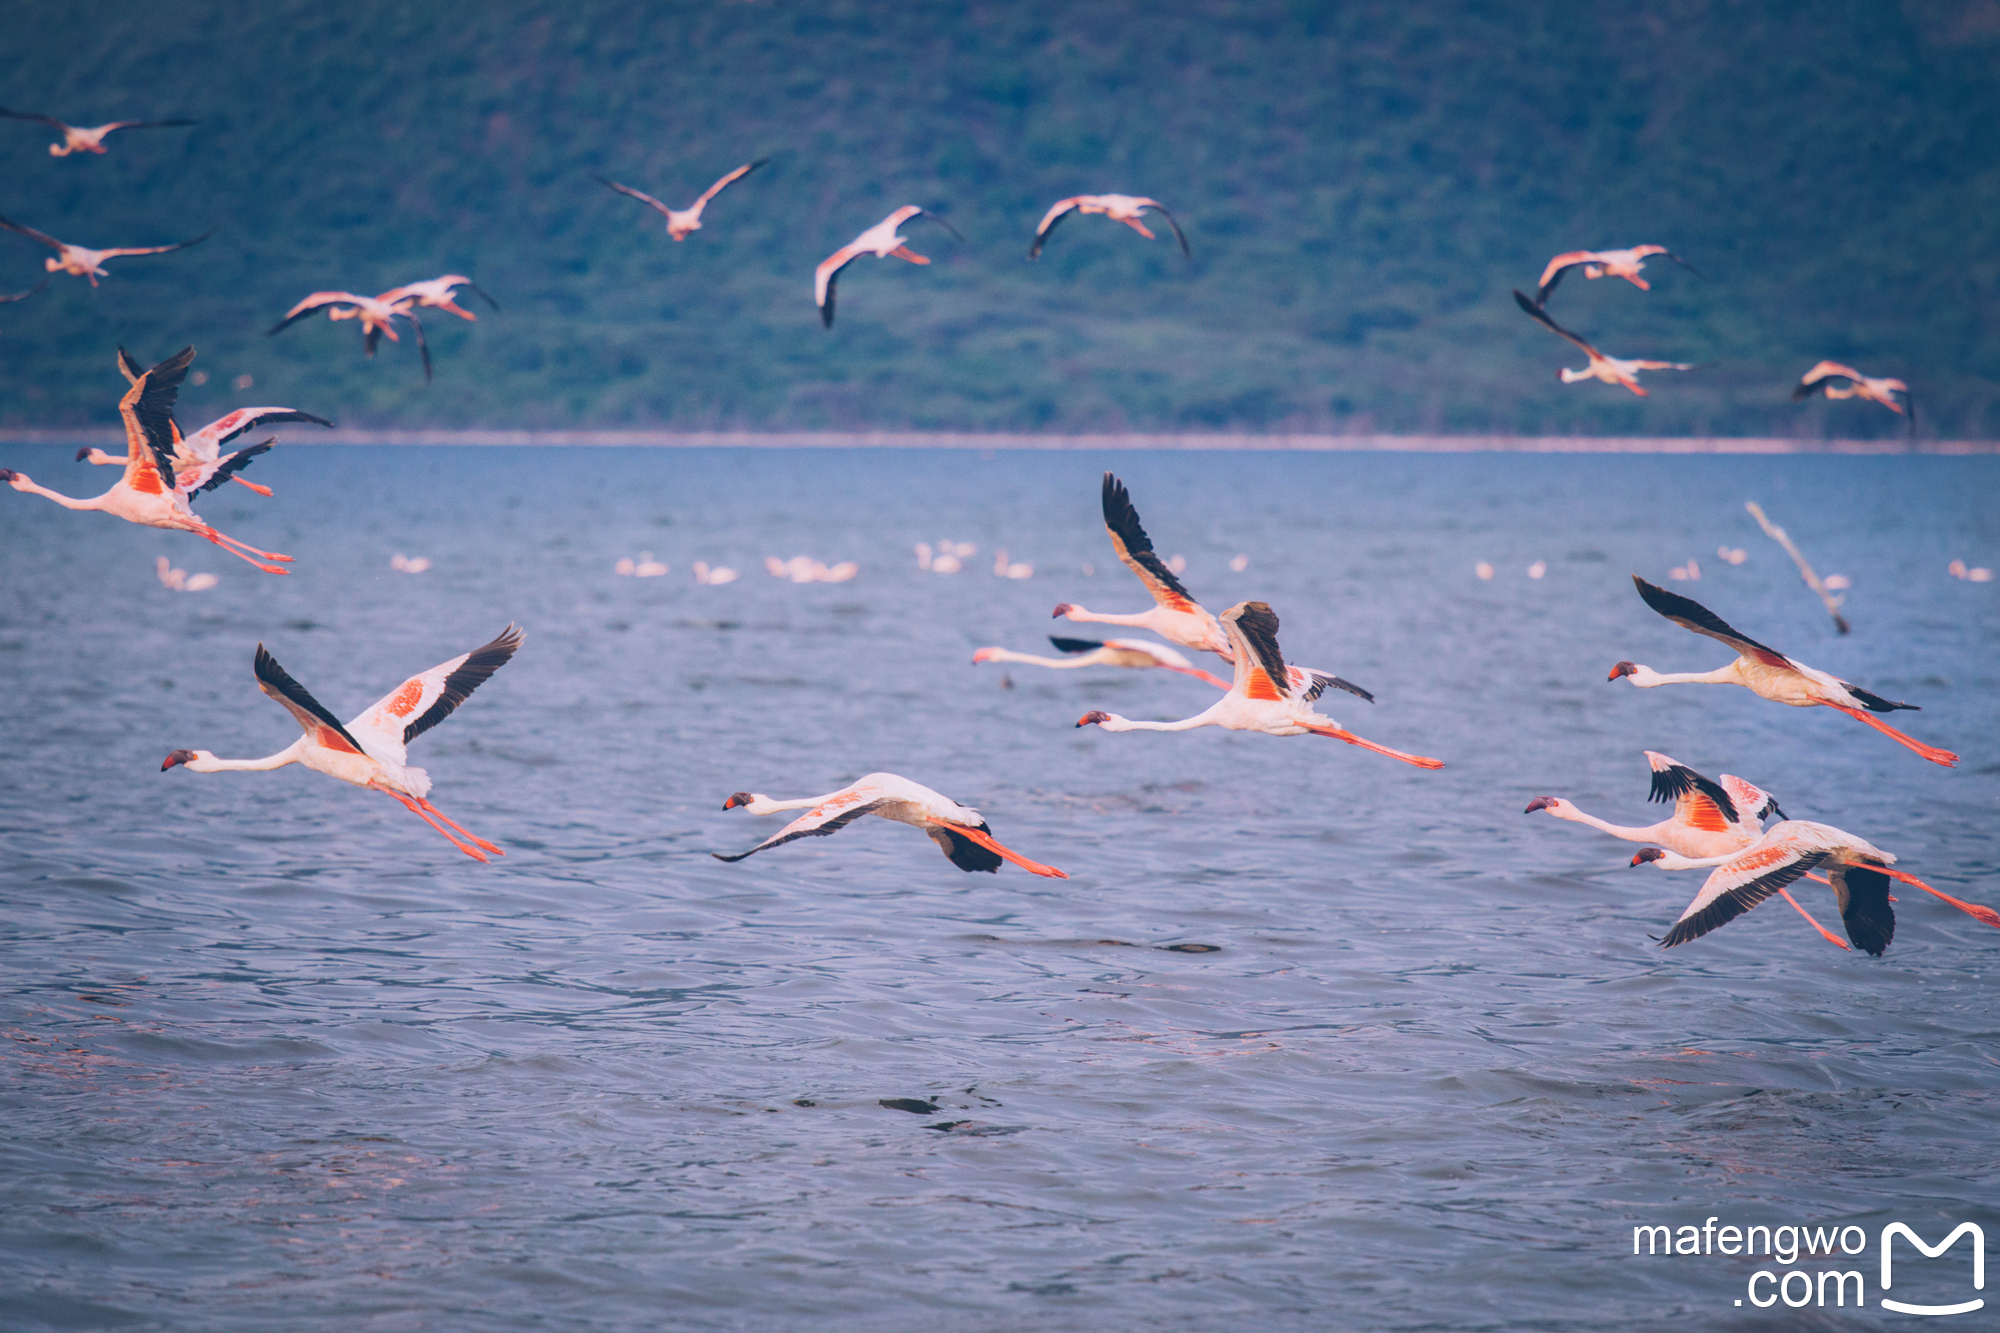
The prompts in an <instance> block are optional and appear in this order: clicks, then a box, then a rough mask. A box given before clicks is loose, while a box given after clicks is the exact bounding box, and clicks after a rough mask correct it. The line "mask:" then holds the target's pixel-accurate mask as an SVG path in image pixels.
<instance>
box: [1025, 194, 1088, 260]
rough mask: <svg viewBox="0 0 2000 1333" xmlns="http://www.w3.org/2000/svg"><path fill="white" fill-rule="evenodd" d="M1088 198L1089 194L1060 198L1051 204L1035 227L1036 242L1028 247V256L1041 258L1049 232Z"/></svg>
mask: <svg viewBox="0 0 2000 1333" xmlns="http://www.w3.org/2000/svg"><path fill="white" fill-rule="evenodd" d="M1086 198H1088V196H1087V195H1078V196H1077V197H1076V198H1074V199H1058V200H1056V202H1055V203H1054V204H1053V205H1051V206H1050V208H1049V211H1048V212H1046V213H1044V214H1042V220H1041V222H1040V223H1038V224H1037V225H1036V227H1035V243H1034V244H1033V245H1030V246H1029V247H1028V258H1030V259H1039V258H1041V256H1042V245H1043V243H1044V242H1045V241H1047V240H1048V239H1049V233H1050V232H1052V231H1054V230H1055V229H1056V225H1057V224H1058V223H1060V222H1061V221H1062V220H1063V219H1064V218H1066V217H1068V216H1069V215H1070V212H1071V210H1073V209H1074V208H1075V207H1076V206H1077V205H1078V204H1080V203H1082V202H1083V201H1084V199H1086Z"/></svg>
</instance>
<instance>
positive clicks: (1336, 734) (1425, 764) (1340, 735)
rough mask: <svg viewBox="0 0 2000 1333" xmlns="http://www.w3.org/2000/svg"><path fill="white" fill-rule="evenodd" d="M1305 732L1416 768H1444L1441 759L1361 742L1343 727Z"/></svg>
mask: <svg viewBox="0 0 2000 1333" xmlns="http://www.w3.org/2000/svg"><path fill="white" fill-rule="evenodd" d="M1306 730H1308V731H1310V732H1312V734H1313V735H1315V736H1330V737H1332V738H1333V739H1334V740H1337V741H1346V742H1347V743H1348V744H1349V745H1358V746H1360V747H1361V748H1362V749H1364V750H1373V751H1374V752H1375V753H1376V754H1386V755H1388V756H1389V757H1390V758H1391V759H1400V760H1402V761H1403V762H1404V763H1406V764H1415V765H1416V766H1417V767H1418V768H1443V767H1444V760H1442V759H1426V758H1424V756H1422V755H1420V754H1404V753H1403V752H1402V751H1401V750H1392V749H1390V748H1389V747H1388V746H1386V745H1377V744H1376V743H1375V742H1374V741H1366V740H1363V739H1361V737H1359V736H1357V735H1355V734H1354V733H1353V732H1351V731H1349V730H1347V728H1345V727H1308V728H1306Z"/></svg>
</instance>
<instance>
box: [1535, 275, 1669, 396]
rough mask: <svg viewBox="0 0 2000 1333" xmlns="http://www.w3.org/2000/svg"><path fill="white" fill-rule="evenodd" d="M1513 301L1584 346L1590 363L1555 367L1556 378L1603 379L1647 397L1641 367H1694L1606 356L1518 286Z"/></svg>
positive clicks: (1567, 380)
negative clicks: (1640, 378) (1558, 320)
mask: <svg viewBox="0 0 2000 1333" xmlns="http://www.w3.org/2000/svg"><path fill="white" fill-rule="evenodd" d="M1514 301H1515V304H1517V305H1519V306H1520V307H1521V309H1523V310H1525V311H1527V313H1528V317H1529V318H1530V319H1532V320H1534V321H1535V322H1536V323H1538V324H1540V325H1541V326H1542V327H1543V328H1545V329H1547V330H1549V332H1551V333H1554V334H1556V335H1558V336H1560V337H1563V338H1567V339H1569V340H1570V341H1571V342H1573V343H1575V344H1576V345H1577V346H1578V347H1581V348H1582V349H1583V354H1584V355H1585V356H1587V357H1589V358H1590V364H1589V365H1587V366H1585V367H1584V368H1583V369H1582V370H1571V369H1570V368H1569V367H1568V366H1559V367H1557V369H1556V378H1557V379H1559V380H1561V381H1562V382H1563V383H1564V384H1576V383H1579V382H1581V381H1583V380H1603V381H1604V382H1605V383H1606V384H1622V385H1624V386H1625V387H1626V388H1628V389H1630V390H1631V391H1632V392H1633V393H1636V394H1638V395H1639V396H1640V397H1641V398H1644V397H1647V393H1646V391H1645V390H1644V389H1642V388H1640V387H1639V372H1640V371H1642V370H1693V369H1694V368H1695V366H1694V363H1693V362H1692V361H1625V360H1621V359H1620V358H1618V357H1615V356H1606V355H1605V354H1604V353H1602V352H1600V351H1598V350H1597V349H1596V348H1595V347H1592V346H1591V345H1590V344H1589V343H1587V342H1585V341H1584V340H1583V339H1582V338H1580V337H1578V336H1577V335H1576V334H1574V333H1571V332H1570V331H1569V330H1568V329H1566V328H1564V327H1563V326H1562V325H1560V324H1558V323H1556V322H1555V321H1554V320H1553V319H1550V318H1549V312H1548V311H1546V310H1544V309H1542V308H1541V307H1540V306H1538V305H1536V304H1535V303H1534V302H1533V301H1530V300H1529V299H1528V298H1527V297H1525V296H1523V295H1522V294H1521V292H1520V289H1519V288H1516V289H1515V291H1514Z"/></svg>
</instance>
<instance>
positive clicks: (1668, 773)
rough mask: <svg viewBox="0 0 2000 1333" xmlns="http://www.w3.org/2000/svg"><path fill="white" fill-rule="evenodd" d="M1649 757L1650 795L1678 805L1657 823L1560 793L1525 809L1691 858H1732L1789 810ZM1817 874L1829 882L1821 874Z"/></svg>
mask: <svg viewBox="0 0 2000 1333" xmlns="http://www.w3.org/2000/svg"><path fill="white" fill-rule="evenodd" d="M1646 759H1647V762H1649V763H1650V764H1651V765H1652V766H1653V789H1652V792H1651V793H1650V794H1649V795H1648V796H1647V799H1648V800H1651V801H1672V802H1673V803H1674V812H1673V814H1672V815H1670V816H1669V817H1667V818H1666V819H1663V820H1661V821H1660V822H1659V823H1657V824H1650V825H1647V826H1646V827H1644V828H1631V827H1626V826H1623V825H1619V824H1608V823H1606V822H1605V821H1603V820H1601V819H1599V818H1598V817H1597V816H1595V815H1589V814H1585V813H1584V812H1583V811H1581V810H1579V809H1577V808H1576V806H1574V805H1572V804H1571V803H1570V802H1568V801H1565V800H1564V799H1563V798H1562V797H1560V796H1538V797H1536V798H1535V799H1534V800H1533V801H1530V802H1529V803H1528V808H1527V810H1525V811H1524V812H1523V813H1525V814H1530V815H1532V814H1534V813H1535V811H1537V810H1546V811H1548V812H1549V813H1550V814H1551V815H1553V816H1555V817H1556V818H1557V819H1567V820H1569V821H1570V822H1571V823H1575V824H1588V825H1590V827H1592V828H1594V829H1602V830H1603V831H1604V832H1606V833H1609V834H1610V835H1611V836H1612V837H1614V838H1623V839H1624V840H1625V841H1627V842H1649V843H1657V844H1659V845H1660V846H1662V847H1664V848H1666V849H1667V850H1668V851H1671V852H1674V853H1675V854H1677V855H1680V856H1688V857H1700V856H1733V855H1734V854H1736V853H1737V852H1740V851H1742V850H1743V849H1744V848H1745V847H1748V846H1750V844H1752V843H1754V842H1756V841H1757V840H1758V839H1759V838H1761V837H1763V836H1764V826H1763V822H1762V821H1763V819H1764V817H1765V816H1766V815H1776V816H1777V817H1778V818H1780V819H1783V818H1784V817H1785V812H1784V811H1782V810H1780V809H1779V808H1778V798H1777V797H1775V796H1772V795H1770V794H1769V793H1767V792H1765V791H1763V790H1761V789H1759V788H1758V787H1756V786H1753V785H1752V784H1750V783H1748V782H1745V781H1744V780H1743V779H1742V778H1739V777H1737V776H1735V775H1734V774H1731V773H1724V774H1723V775H1722V782H1721V783H1720V785H1718V784H1716V783H1714V782H1710V781H1709V780H1708V779H1707V778H1705V777H1703V776H1702V775H1701V774H1699V773H1697V772H1695V771H1694V770H1693V769H1691V768H1689V767H1688V766H1687V765H1685V764H1683V763H1680V762H1679V761H1678V760H1675V759H1672V758H1669V757H1668V756H1666V755H1663V754H1660V753H1659V752H1657V751H1654V750H1648V751H1646ZM1813 878H1815V879H1820V882H1821V883H1825V882H1826V881H1825V880H1824V879H1821V877H1819V876H1817V875H1816V876H1813ZM1778 892H1779V893H1780V894H1783V895H1784V899H1785V901H1786V902H1788V903H1790V904H1791V905H1792V906H1793V907H1794V908H1797V910H1798V913H1799V915H1800V916H1802V917H1804V918H1805V919H1806V920H1807V921H1809V922H1811V923H1812V927H1813V929H1814V930H1817V931H1818V932H1819V933H1820V934H1821V935H1823V936H1825V937H1826V938H1827V939H1828V940H1830V941H1832V942H1833V943H1835V944H1838V945H1839V946H1840V947H1841V948H1843V949H1845V948H1846V947H1847V942H1846V941H1845V940H1842V939H1841V938H1840V937H1839V936H1838V935H1835V934H1834V933H1833V932H1831V931H1829V930H1828V929H1827V928H1826V927H1825V926H1822V925H1821V924H1820V923H1819V922H1818V921H1815V920H1813V915H1812V913H1811V912H1808V911H1806V909H1805V908H1803V907H1800V906H1799V902H1798V899H1796V898H1794V897H1792V895H1791V893H1790V892H1789V891H1787V890H1785V889H1783V888H1780V889H1779V890H1778Z"/></svg>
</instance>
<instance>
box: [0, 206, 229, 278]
mask: <svg viewBox="0 0 2000 1333" xmlns="http://www.w3.org/2000/svg"><path fill="white" fill-rule="evenodd" d="M0 227H5V228H6V229H7V230H8V231H13V232H19V233H20V234H21V235H23V236H26V237H27V238H28V239H30V240H34V241H40V242H41V243H42V244H43V245H46V246H48V247H50V248H51V249H53V250H54V251H55V252H56V257H55V258H53V259H44V260H43V261H42V267H43V268H45V269H47V270H48V271H49V272H51V273H69V274H73V275H74V276H76V277H79V278H88V279H90V285H91V286H93V287H95V286H96V285H97V280H98V279H99V278H108V277H110V276H111V274H110V272H109V271H107V270H106V269H105V267H104V261H105V260H107V259H123V258H126V257H128V256H131V255H164V254H167V253H169V252H171V251H174V250H185V249H187V248H188V247H189V246H190V245H200V244H201V243H202V242H203V241H205V240H207V239H208V238H209V237H211V236H213V235H215V233H214V232H212V231H205V232H203V233H202V234H201V235H199V236H197V237H195V238H194V239H193V240H191V241H180V242H178V243H176V244H174V245H137V246H132V245H128V246H122V247H119V248H118V249H114V250H91V249H87V248H85V247H84V246H81V245H70V244H69V243H68V242H66V241H59V240H57V239H56V238H55V237H53V236H51V235H49V234H48V233H47V232H43V231H36V230H35V229H34V228H33V227H24V226H22V225H21V224H20V223H18V222H10V221H9V220H7V219H6V218H0ZM35 290H36V291H40V290H41V289H40V288H39V287H38V288H36V289H35ZM27 295H29V296H33V295H34V292H28V293H27Z"/></svg>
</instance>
